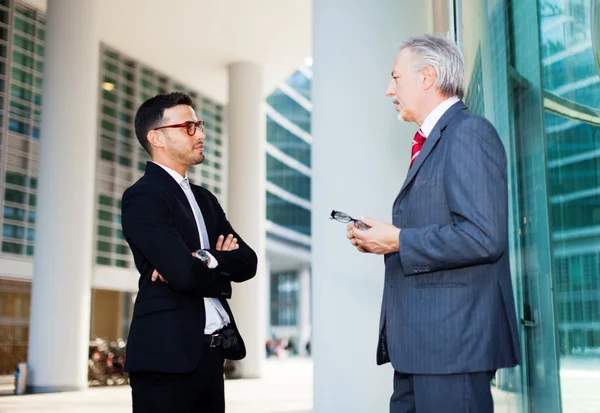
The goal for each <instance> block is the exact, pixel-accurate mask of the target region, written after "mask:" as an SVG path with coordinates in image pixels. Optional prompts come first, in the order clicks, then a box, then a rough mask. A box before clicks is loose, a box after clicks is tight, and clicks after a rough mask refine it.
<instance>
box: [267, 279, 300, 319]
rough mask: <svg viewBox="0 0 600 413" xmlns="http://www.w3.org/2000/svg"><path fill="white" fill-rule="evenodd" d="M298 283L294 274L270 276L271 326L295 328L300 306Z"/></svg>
mask: <svg viewBox="0 0 600 413" xmlns="http://www.w3.org/2000/svg"><path fill="white" fill-rule="evenodd" d="M299 301H300V281H299V279H298V273H296V272H279V273H274V274H272V275H271V325H273V326H277V327H289V326H296V325H297V324H298V307H299V304H300V302H299Z"/></svg>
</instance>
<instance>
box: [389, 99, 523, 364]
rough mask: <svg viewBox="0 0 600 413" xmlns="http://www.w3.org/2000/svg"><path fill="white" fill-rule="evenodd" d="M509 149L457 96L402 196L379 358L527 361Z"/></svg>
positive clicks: (395, 361) (397, 208) (396, 214)
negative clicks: (520, 324)
mask: <svg viewBox="0 0 600 413" xmlns="http://www.w3.org/2000/svg"><path fill="white" fill-rule="evenodd" d="M506 174H507V171H506V154H505V151H504V147H503V145H502V142H501V141H500V138H499V136H498V134H497V132H496V130H495V129H494V127H493V126H492V125H491V124H490V123H489V122H488V121H487V120H485V119H484V118H481V117H479V116H476V115H474V114H472V113H471V112H469V111H468V110H467V107H466V106H465V105H464V103H463V102H457V103H456V104H454V105H453V106H452V107H451V108H450V109H449V110H448V111H447V112H446V113H445V114H444V115H443V116H442V118H441V119H440V120H439V121H438V123H437V124H436V125H435V127H434V129H433V131H432V132H431V134H430V135H429V136H428V137H427V140H426V141H425V144H424V145H423V147H422V149H421V152H420V154H419V156H418V157H417V159H416V161H415V164H414V165H413V167H412V168H411V169H410V170H409V172H408V176H407V178H406V181H405V182H404V185H403V186H402V189H401V190H400V193H399V195H398V197H397V198H396V201H395V202H394V205H393V223H394V225H395V226H397V227H399V228H401V232H400V251H399V252H395V253H391V254H386V255H385V284H384V293H383V305H382V311H381V322H380V340H379V344H378V350H377V362H378V364H383V363H385V362H388V361H391V362H392V365H393V367H394V369H395V370H397V371H400V372H403V373H413V374H449V373H468V372H478V371H488V370H495V369H498V368H503V367H512V366H514V365H515V364H517V363H519V362H520V346H519V338H518V332H517V324H516V315H515V303H514V298H513V290H512V281H511V274H510V265H509V252H508V196H507V178H506Z"/></svg>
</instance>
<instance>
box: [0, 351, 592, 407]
mask: <svg viewBox="0 0 600 413" xmlns="http://www.w3.org/2000/svg"><path fill="white" fill-rule="evenodd" d="M312 375H313V369H312V362H311V361H310V360H309V359H303V358H298V359H293V358H292V359H286V360H276V359H270V360H268V361H267V363H266V365H265V375H264V378H262V379H259V380H227V381H226V382H225V383H226V397H227V412H228V413H312V408H313V388H312V386H313V377H312ZM561 386H562V399H563V400H562V401H563V412H564V413H599V412H600V360H597V359H596V360H595V359H572V360H563V362H562V370H561ZM2 388H4V389H5V391H8V390H9V389H10V388H12V383H11V380H10V377H5V378H4V384H2V380H0V389H2ZM493 394H494V404H495V411H496V412H497V413H519V412H520V411H521V410H520V409H519V406H520V405H521V404H522V400H521V396H520V395H519V394H515V393H511V392H504V391H500V390H498V389H495V388H494V389H493ZM130 406H131V394H130V389H129V387H128V386H123V387H103V388H92V389H89V390H86V391H83V392H73V393H53V394H42V395H27V396H0V413H58V412H61V413H100V412H107V411H110V412H114V413H125V412H130V411H131V407H130Z"/></svg>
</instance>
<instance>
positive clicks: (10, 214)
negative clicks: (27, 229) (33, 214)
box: [4, 206, 25, 221]
mask: <svg viewBox="0 0 600 413" xmlns="http://www.w3.org/2000/svg"><path fill="white" fill-rule="evenodd" d="M4 219H6V220H12V221H25V210H24V209H20V208H15V207H10V206H5V207H4Z"/></svg>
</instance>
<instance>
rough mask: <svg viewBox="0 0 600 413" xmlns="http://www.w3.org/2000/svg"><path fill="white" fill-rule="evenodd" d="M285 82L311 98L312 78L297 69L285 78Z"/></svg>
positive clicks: (307, 97)
mask: <svg viewBox="0 0 600 413" xmlns="http://www.w3.org/2000/svg"><path fill="white" fill-rule="evenodd" d="M285 83H287V84H288V85H290V86H291V87H292V88H294V90H296V91H297V92H298V93H300V94H301V95H302V96H304V97H305V98H306V99H308V100H310V98H311V96H310V89H311V80H310V79H309V78H307V77H306V76H305V75H304V74H303V73H302V72H300V71H297V72H295V73H294V74H293V75H291V76H290V77H288V78H287V79H286V80H285Z"/></svg>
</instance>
